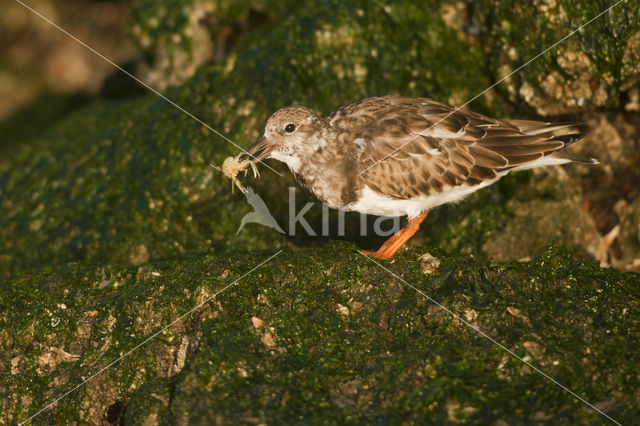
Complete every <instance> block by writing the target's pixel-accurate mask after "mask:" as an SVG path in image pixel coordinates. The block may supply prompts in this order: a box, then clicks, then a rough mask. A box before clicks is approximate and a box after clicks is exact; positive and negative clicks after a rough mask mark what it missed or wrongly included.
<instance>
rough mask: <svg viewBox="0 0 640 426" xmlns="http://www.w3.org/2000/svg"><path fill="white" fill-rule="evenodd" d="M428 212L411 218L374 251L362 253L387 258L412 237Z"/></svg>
mask: <svg viewBox="0 0 640 426" xmlns="http://www.w3.org/2000/svg"><path fill="white" fill-rule="evenodd" d="M428 213H429V212H425V213H424V214H422V215H421V216H418V217H416V218H414V219H411V220H410V221H409V223H407V225H406V226H405V227H404V228H402V229H401V230H399V231H398V232H396V233H395V234H394V235H392V236H391V237H390V238H389V239H388V240H387V241H385V242H384V244H382V246H381V247H380V248H379V249H378V251H376V252H372V251H366V250H363V251H362V254H366V255H368V256H372V257H376V258H378V259H389V258H390V257H391V256H393V255H394V253H395V252H397V251H398V250H399V249H400V247H402V246H403V245H404V243H406V242H407V241H408V240H409V238H411V237H413V235H414V234H415V233H416V232H418V229H419V228H420V224H421V223H422V221H423V220H424V219H425V218H426V217H427V214H428Z"/></svg>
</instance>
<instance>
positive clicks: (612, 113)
mask: <svg viewBox="0 0 640 426" xmlns="http://www.w3.org/2000/svg"><path fill="white" fill-rule="evenodd" d="M276 3H278V2H271V1H267V0H265V1H263V2H244V1H242V2H227V1H225V0H211V1H199V2H195V1H192V0H175V1H172V2H150V1H143V0H138V1H136V2H134V5H133V13H132V20H131V33H132V37H133V39H134V41H135V42H136V43H137V44H138V46H140V47H141V49H142V53H143V55H144V58H142V59H141V60H140V61H141V62H145V63H146V65H145V66H140V67H139V70H138V72H139V75H140V76H141V77H144V78H148V79H149V80H150V81H152V82H154V83H157V85H158V87H160V88H169V89H167V90H166V92H165V94H166V95H167V97H169V98H170V99H172V100H173V101H175V102H176V103H177V104H179V105H180V106H182V107H183V108H185V110H187V111H189V112H190V113H192V114H194V115H195V116H197V117H198V118H200V119H202V120H203V121H204V122H206V123H207V124H208V125H210V126H212V127H213V128H215V129H218V130H219V131H220V132H222V133H223V134H224V135H226V136H227V137H228V138H230V139H231V140H232V141H234V143H237V144H238V145H240V146H243V147H248V146H249V145H251V144H252V143H253V142H254V141H256V140H257V138H258V137H259V136H260V133H261V131H262V126H263V124H264V121H265V120H266V118H267V117H268V116H269V114H270V113H271V112H273V111H274V110H275V109H277V108H279V107H280V106H282V105H285V104H290V103H298V104H303V105H307V106H310V107H313V108H315V109H317V110H319V111H321V112H323V113H329V112H331V111H332V110H334V109H335V108H337V107H339V106H341V105H344V104H346V103H349V102H352V101H355V100H358V99H360V98H362V97H364V96H369V95H379V94H402V95H406V96H429V97H432V98H435V99H439V100H442V101H445V102H451V103H454V104H457V105H460V104H463V103H464V102H466V100H468V99H470V98H472V97H473V96H474V95H475V94H476V93H480V92H481V91H483V90H484V89H485V88H486V87H489V86H490V85H491V84H492V83H493V82H495V81H497V80H499V79H500V78H502V77H503V76H505V75H507V74H508V73H509V72H510V70H514V69H516V68H517V67H518V66H519V64H522V63H524V62H525V61H526V60H528V59H529V58H531V57H533V56H535V55H536V54H537V53H539V51H540V50H541V49H542V48H543V47H544V46H548V45H551V44H552V43H553V42H555V41H556V40H558V39H560V38H562V37H563V36H564V35H565V34H566V33H567V32H568V31H570V29H571V28H576V27H577V26H578V25H580V24H581V23H583V22H585V21H587V20H588V19H590V18H591V17H593V16H595V15H597V14H598V13H599V12H600V11H601V10H602V9H601V7H602V6H601V5H600V4H599V3H600V2H591V1H586V0H581V1H578V2H575V1H573V2H569V1H547V2H533V3H531V4H530V5H529V4H527V5H524V3H523V5H522V6H518V7H519V8H520V9H521V10H520V9H513V10H512V9H509V8H507V6H506V4H505V5H502V3H501V2H496V1H493V0H486V1H481V2H476V3H474V6H473V7H471V6H470V5H469V3H467V2H453V3H451V2H433V4H431V5H430V6H429V7H425V6H424V5H422V4H417V3H415V2H412V1H408V0H407V1H399V2H389V3H388V4H387V3H385V2H369V1H364V0H362V1H348V2H342V1H340V2H338V1H328V2H319V3H317V4H315V3H314V4H311V5H306V6H305V7H302V6H301V5H297V4H294V3H293V2H291V3H289V2H281V3H278V4H280V6H276ZM232 6H233V7H232ZM194 11H195V12H194ZM203 11H204V12H203ZM196 12H197V13H196ZM639 13H640V5H639V4H637V3H634V2H625V3H624V4H621V5H620V6H619V7H618V8H616V9H614V11H613V12H612V14H611V15H607V16H606V17H603V19H602V20H601V21H597V22H594V23H593V24H592V25H590V26H589V27H587V28H585V29H584V31H581V32H579V33H577V34H576V35H575V36H574V37H572V38H571V39H569V40H567V43H566V44H563V45H562V46H561V48H559V49H557V50H552V51H550V52H549V53H548V54H546V55H544V56H542V57H541V58H540V59H539V60H536V61H535V62H533V63H532V64H531V65H530V66H528V67H526V68H525V69H523V70H522V72H521V73H518V74H515V75H514V76H512V77H510V78H509V79H507V80H506V81H505V82H504V83H503V85H499V86H497V87H496V88H495V89H494V90H491V91H489V92H488V93H487V94H486V95H485V96H482V97H480V98H478V99H476V100H474V101H473V102H472V103H471V104H470V106H469V107H470V108H473V109H475V110H477V111H480V112H483V113H487V114H491V115H495V116H505V117H506V116H512V117H521V118H530V119H535V118H541V117H544V118H543V119H548V120H571V121H577V122H584V123H587V125H586V126H583V127H582V128H583V129H584V130H586V131H587V136H586V138H585V140H584V141H583V142H581V143H580V144H577V145H576V146H575V147H574V148H573V149H574V150H575V152H579V153H581V154H584V155H589V154H595V155H596V156H597V157H598V158H599V159H600V160H601V165H600V166H597V167H586V166H580V165H571V166H567V167H564V168H562V169H553V168H551V169H546V170H539V171H534V172H522V173H519V174H515V175H513V176H509V177H507V178H505V179H503V180H502V181H500V182H498V183H497V184H496V185H493V186H491V187H489V188H486V189H484V190H482V191H480V192H479V193H477V194H474V196H472V197H470V198H469V199H468V200H467V201H465V202H463V203H461V204H460V205H457V206H446V207H442V208H439V209H436V211H434V212H433V213H432V214H431V215H430V218H429V220H428V221H426V222H425V224H424V226H423V230H422V232H421V234H420V235H418V236H417V237H416V238H415V239H414V241H413V242H412V246H411V247H409V249H408V250H406V251H403V252H401V253H399V255H398V257H397V258H396V259H394V260H393V261H390V262H384V264H383V266H384V267H385V268H388V269H389V270H390V271H392V272H393V273H394V274H397V275H398V276H399V277H401V278H402V280H406V282H407V283H409V284H411V285H412V286H415V289H414V288H411V287H409V286H407V285H406V284H403V282H402V280H400V279H398V278H397V277H394V276H392V275H391V274H389V273H388V272H387V271H385V270H384V269H382V268H380V267H379V266H378V265H376V264H374V263H372V262H371V261H370V260H368V259H366V258H364V257H363V256H361V255H360V254H358V253H357V250H358V249H361V248H369V247H371V246H375V245H376V244H378V243H379V241H378V240H376V239H374V238H359V237H357V235H356V234H357V233H358V229H357V225H358V224H359V222H358V218H357V217H354V216H353V215H347V236H346V237H341V238H342V239H344V240H346V241H342V242H341V241H335V239H336V238H333V237H332V238H326V237H315V236H309V235H306V234H305V233H304V232H302V231H303V230H302V229H301V228H300V227H299V229H298V232H297V233H296V235H295V236H291V237H286V236H283V235H282V234H280V233H278V232H276V231H275V230H273V229H271V228H267V227H262V226H259V225H257V224H248V225H247V226H246V227H245V228H244V229H243V230H242V232H240V233H239V234H238V235H237V236H236V230H237V228H238V227H239V226H240V222H241V218H242V216H243V215H244V214H245V213H248V212H250V211H251V207H250V206H248V205H247V203H246V200H245V198H244V197H243V196H242V195H241V194H239V193H238V192H235V193H232V192H231V189H230V184H229V182H228V180H227V179H226V178H224V177H223V176H222V175H221V174H219V173H217V172H216V171H215V170H214V169H213V168H211V167H210V166H209V163H213V164H221V163H222V160H223V159H224V158H225V157H227V156H229V155H235V154H237V152H238V149H237V148H236V147H234V146H233V145H232V144H231V143H229V142H228V141H225V140H224V139H223V138H221V137H220V136H219V135H216V134H214V133H211V132H210V131H209V130H208V129H207V128H206V127H204V126H202V125H201V124H199V123H197V122H196V121H194V120H193V119H192V118H190V117H188V116H186V115H185V114H183V113H182V112H180V111H179V110H177V109H175V108H174V107H173V106H171V105H170V104H168V103H167V102H165V101H163V100H162V99H159V98H158V97H156V96H155V95H150V94H145V95H141V94H140V92H136V91H133V89H131V86H127V85H126V84H127V83H123V81H122V80H118V79H115V80H112V82H111V83H107V87H105V92H104V93H109V95H108V96H107V95H106V94H105V95H104V96H99V97H98V98H97V99H96V100H94V101H92V102H91V103H89V104H87V105H86V106H85V107H83V108H80V109H77V110H76V111H74V112H73V113H71V114H69V115H67V116H66V117H64V118H63V119H61V120H59V121H58V122H57V123H56V124H55V125H54V126H53V127H52V128H50V129H49V130H47V131H46V132H42V133H39V134H37V136H36V137H33V135H31V136H30V137H29V138H26V137H23V138H22V139H20V140H19V143H18V142H17V141H18V139H12V140H3V141H2V146H3V147H5V148H7V149H6V152H7V155H6V156H3V157H2V158H0V211H2V213H3V214H2V215H0V241H2V244H1V245H0V309H1V311H2V312H4V313H5V314H4V315H3V316H1V317H0V353H1V354H2V355H0V371H1V372H2V373H0V404H1V405H0V413H1V414H0V422H1V423H5V424H14V423H17V422H20V421H24V420H26V419H28V418H29V417H30V416H32V415H34V414H36V413H37V412H38V411H39V410H40V409H42V408H45V407H47V405H48V404H50V403H51V402H53V401H55V400H56V399H57V397H59V396H63V395H65V393H66V392H68V391H72V392H71V393H69V395H68V396H65V397H64V398H63V399H61V400H60V401H59V402H56V403H55V404H53V405H52V406H51V407H48V408H47V410H45V411H43V412H42V413H41V414H39V415H38V416H37V417H35V418H34V419H33V422H34V423H35V424H51V423H98V424H107V423H109V424H118V423H121V422H124V423H125V424H138V423H145V424H160V423H179V424H186V423H231V422H236V421H238V420H240V421H241V422H242V423H266V422H269V423H280V422H288V423H291V422H301V421H302V422H314V423H317V422H320V421H327V422H330V423H339V422H344V421H345V420H348V421H350V422H353V423H356V422H390V421H393V420H395V419H403V420H406V421H407V422H409V421H415V422H417V423H420V422H425V421H427V422H432V423H442V422H454V421H465V422H469V423H471V422H475V423H502V422H507V423H531V422H566V423H578V422H579V423H601V422H602V421H603V420H604V418H603V417H601V416H600V415H599V414H598V413H597V412H596V411H594V410H592V409H591V408H589V407H588V406H586V405H584V404H583V403H582V402H580V401H579V400H578V399H576V398H575V397H573V396H572V395H570V394H569V393H567V392H566V391H564V390H562V389H561V388H560V387H558V386H556V385H554V384H553V383H552V382H550V381H548V380H547V379H545V378H544V377H543V376H542V375H540V374H539V373H538V372H536V371H534V370H533V369H532V368H531V367H530V366H527V365H526V364H524V363H523V362H522V361H521V360H518V359H517V358H515V357H513V356H511V355H509V353H507V352H506V351H505V350H504V348H500V347H499V346H497V345H495V344H494V343H492V342H491V341H489V340H488V339H486V338H485V337H483V336H482V335H481V334H479V333H478V331H477V329H479V330H482V331H483V332H485V333H486V334H487V335H489V336H491V338H493V339H495V340H496V341H497V342H500V344H502V345H504V347H505V348H507V349H509V350H510V351H513V353H514V354H516V355H518V356H519V357H521V358H522V359H524V360H525V361H527V362H529V363H531V365H534V366H535V367H536V368H539V369H540V370H542V371H544V372H545V373H547V374H549V375H550V376H551V377H553V378H555V379H557V380H558V381H559V382H560V383H562V384H563V385H564V386H567V387H568V388H569V389H572V390H573V391H575V392H576V393H577V394H578V395H580V397H582V398H584V399H585V400H587V401H589V402H591V403H593V404H594V405H596V406H597V407H598V408H599V409H601V410H603V411H605V412H606V413H607V414H608V415H610V416H612V417H613V418H614V419H616V420H617V421H619V422H621V423H629V422H631V421H632V420H634V415H635V413H637V412H638V410H639V409H640V407H639V406H638V398H637V396H638V395H637V389H638V388H640V386H639V385H640V384H639V383H638V380H639V379H638V375H637V365H638V361H640V352H638V349H637V348H638V347H640V345H639V343H640V342H638V336H640V333H639V331H640V327H639V324H638V319H639V318H640V306H639V303H638V300H639V296H640V294H639V288H640V275H638V274H637V273H634V272H622V271H639V270H640V240H639V238H640V235H638V234H639V233H640V229H638V225H639V221H640V216H639V214H638V212H639V211H640V210H639V205H638V202H639V200H640V189H639V188H640V117H639V116H638V110H639V108H638V107H637V104H638V90H639V86H638V84H639V83H638V77H639V75H638V67H634V66H633V64H634V63H636V64H637V61H638V59H637V58H638V57H639V56H640V50H639V49H640V45H639V44H638V43H637V41H638V36H637V34H639V33H640V24H638V22H640V19H636V18H638V14H639ZM176 34H177V35H178V36H176ZM603 47H606V49H605V48H603ZM603 51H606V52H610V54H609V56H607V55H605V54H603V53H602V52H603ZM634 61H635V62H634ZM109 84H114V85H115V87H116V88H117V90H115V89H114V90H111V91H109V90H108V89H109ZM121 84H124V85H121ZM111 87H114V86H111ZM16 117H17V118H16V119H15V121H14V122H12V123H11V125H12V126H14V127H13V128H20V127H28V126H29V124H30V121H29V120H30V119H29V117H28V116H25V115H18V116H16ZM22 135H23V136H24V133H23V134H22ZM3 149H4V148H3ZM269 165H270V166H272V167H274V168H275V169H276V170H278V171H280V172H282V173H283V175H284V176H283V177H279V176H278V175H277V174H275V173H274V172H273V171H270V170H268V169H267V168H266V167H261V172H262V178H261V179H259V180H254V179H251V178H247V179H246V182H247V183H249V184H250V185H252V186H253V187H254V189H255V191H256V193H258V194H260V196H261V197H262V198H263V199H264V201H265V203H266V205H267V206H268V208H269V209H270V210H271V213H272V214H273V215H274V217H275V218H276V220H277V221H278V223H280V224H281V226H282V225H283V224H285V223H286V221H287V217H288V214H289V213H288V212H289V205H288V202H287V194H288V189H287V187H288V186H290V185H294V183H293V180H292V179H291V177H290V175H289V173H288V172H287V171H285V170H284V168H283V167H282V166H281V165H279V164H277V163H269ZM296 196H297V200H296V205H297V206H302V205H304V203H305V202H307V201H310V200H311V198H309V196H308V195H304V194H303V193H301V192H298V193H297V195H296ZM306 218H307V219H308V221H309V223H310V225H311V226H312V227H313V228H314V229H315V230H319V229H320V226H321V210H320V208H319V206H318V205H316V206H315V207H314V208H313V209H312V210H311V211H310V212H309V213H308V214H307V215H306ZM333 224H334V223H333V222H332V225H333ZM285 228H286V227H285ZM560 246H564V247H566V248H560ZM281 249H283V250H284V251H282V252H281V253H280V254H278V255H277V256H276V257H275V258H273V260H271V261H270V262H269V263H267V264H266V265H264V266H263V267H261V268H259V269H258V270H256V271H255V272H253V273H250V274H248V275H247V276H244V274H246V273H247V272H249V271H251V270H252V268H254V267H255V266H256V265H258V264H259V263H260V262H262V261H263V260H265V259H267V258H269V256H271V255H273V254H275V253H278V252H279V250H281ZM607 265H612V266H615V267H616V268H619V270H616V269H613V268H609V267H606V266H607ZM620 270H622V271H620ZM236 280H237V281H236ZM227 286H229V287H227ZM416 289H417V290H419V291H420V292H422V293H424V295H427V296H429V297H431V298H433V300H435V301H437V302H438V303H442V305H443V306H444V307H446V309H444V308H443V307H440V306H438V305H436V304H434V303H433V300H429V299H428V298H427V297H425V296H424V295H421V294H420V293H419V292H417V291H416ZM194 307H195V309H194ZM447 309H450V310H451V312H453V313H454V314H455V316H454V315H452V314H451V312H449V311H447ZM474 327H475V328H477V329H475V328H474ZM121 357H122V358H121ZM120 358H121V359H120ZM119 359H120V360H119ZM116 360H119V361H117V363H115V364H113V365H111V363H112V362H114V361H116ZM103 370H104V371H103ZM86 379H91V380H90V381H89V382H88V383H87V384H86V385H84V386H81V387H79V388H77V389H74V388H75V387H76V386H77V385H79V384H80V383H82V382H83V381H84V380H86Z"/></svg>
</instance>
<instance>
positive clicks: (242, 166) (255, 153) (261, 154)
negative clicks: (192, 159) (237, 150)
mask: <svg viewBox="0 0 640 426" xmlns="http://www.w3.org/2000/svg"><path fill="white" fill-rule="evenodd" d="M274 148H275V145H269V144H267V142H266V139H265V138H262V139H261V140H260V141H259V142H258V143H257V144H255V145H254V146H252V147H251V148H249V151H247V152H243V153H241V154H239V155H238V156H236V157H227V158H226V159H225V160H224V163H222V167H217V166H215V165H213V164H212V165H211V166H212V167H213V168H215V169H216V170H219V171H221V172H222V173H224V175H225V176H226V177H228V178H229V179H231V189H232V190H233V185H234V184H235V186H237V187H238V189H240V191H242V192H243V193H245V192H246V191H247V189H246V188H245V187H244V186H243V185H242V184H241V183H240V180H238V173H240V172H244V175H245V176H246V175H247V170H248V169H249V167H251V170H252V171H253V176H254V177H260V173H258V166H257V165H256V163H258V162H260V161H262V160H264V159H265V158H268V157H269V154H270V153H271V151H272V150H273V149H274Z"/></svg>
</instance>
